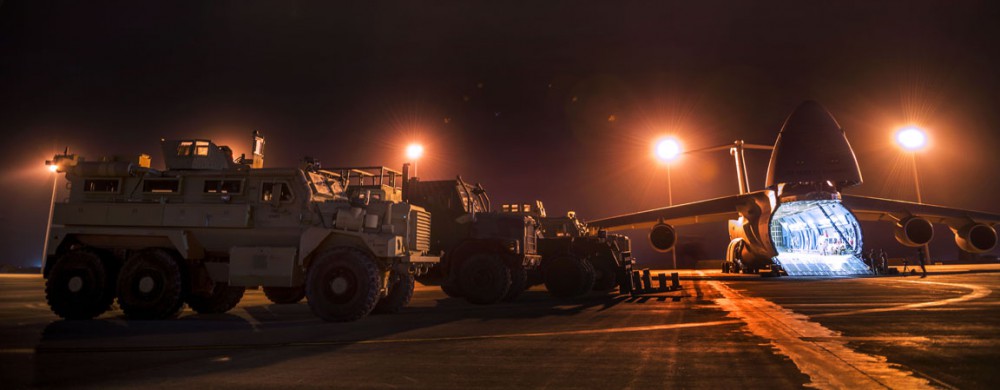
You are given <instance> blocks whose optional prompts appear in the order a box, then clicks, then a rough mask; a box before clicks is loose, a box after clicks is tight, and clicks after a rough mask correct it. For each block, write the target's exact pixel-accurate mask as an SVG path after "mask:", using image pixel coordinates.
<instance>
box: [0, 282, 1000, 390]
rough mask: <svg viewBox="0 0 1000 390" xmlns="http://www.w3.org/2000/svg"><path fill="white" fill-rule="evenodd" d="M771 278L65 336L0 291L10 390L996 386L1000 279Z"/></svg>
mask: <svg viewBox="0 0 1000 390" xmlns="http://www.w3.org/2000/svg"><path fill="white" fill-rule="evenodd" d="M928 270H929V271H930V275H929V276H928V277H926V278H920V277H919V275H906V276H885V277H858V278H789V277H780V278H762V277H758V276H754V275H720V274H718V273H717V272H714V271H713V272H708V271H698V270H680V271H678V272H679V273H680V274H681V285H682V286H683V288H682V289H681V290H679V291H674V292H669V293H659V294H652V295H648V296H641V297H630V296H621V295H617V294H611V293H608V294H603V293H593V294H590V295H588V296H586V297H583V298H579V299H574V300H558V299H555V298H552V297H550V296H549V295H548V294H547V293H546V292H545V290H544V287H536V288H533V289H532V290H530V291H527V292H526V293H525V294H524V295H523V296H522V297H521V298H519V299H518V300H517V301H515V302H511V303H503V304H498V305H493V306H477V305H472V304H468V303H466V302H465V301H463V300H461V299H453V298H448V297H447V296H446V295H444V294H443V293H442V292H441V291H440V290H439V289H438V288H437V287H431V286H422V285H418V287H417V291H416V292H415V294H414V299H413V302H412V303H411V305H410V306H409V307H408V308H406V309H404V310H403V311H402V312H401V313H398V314H391V315H374V316H370V317H368V318H365V319H362V320H360V321H356V322H350V323H326V322H323V321H321V320H319V319H317V318H315V317H314V316H313V315H312V313H311V312H310V311H309V308H308V306H307V305H306V304H305V303H304V302H303V303H299V304H294V305H273V304H270V303H269V302H268V301H267V300H266V298H264V296H263V294H262V293H261V292H260V291H248V292H247V295H246V296H245V298H244V300H243V301H242V302H241V303H240V305H239V306H238V307H237V308H236V309H234V310H232V311H230V312H229V313H226V314H217V315H198V314H195V313H193V312H192V311H190V310H185V311H184V312H183V313H182V314H181V316H180V318H178V319H174V320H165V321H129V320H126V319H124V318H123V317H122V313H121V311H119V310H114V311H111V312H108V313H106V314H104V315H102V316H101V317H99V318H98V319H96V320H91V321H62V320H59V319H58V318H57V317H56V316H55V315H53V314H52V313H51V312H50V311H49V309H48V306H47V305H46V303H45V298H44V291H43V283H44V281H43V280H42V279H41V277H39V276H37V275H0V387H2V388H11V389H13V388H25V387H73V388H136V387H143V388H207V387H212V388H237V387H238V388H318V387H321V388H406V389H411V388H435V389H442V388H443V389H468V388H545V389H561V388H574V389H578V388H601V389H626V388H636V389H637V388H713V389H717V388H748V389H755V388H768V389H773V388H800V387H803V386H807V387H815V388H907V389H909V388H946V389H951V388H962V389H977V388H982V389H993V388H998V387H1000V370H997V369H996V366H997V364H998V363H1000V310H998V309H1000V265H997V264H990V265H968V266H950V265H948V266H929V267H928Z"/></svg>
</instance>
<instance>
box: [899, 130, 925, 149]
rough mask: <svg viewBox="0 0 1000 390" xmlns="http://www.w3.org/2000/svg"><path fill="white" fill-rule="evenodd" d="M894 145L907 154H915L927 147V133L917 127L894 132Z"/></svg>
mask: <svg viewBox="0 0 1000 390" xmlns="http://www.w3.org/2000/svg"><path fill="white" fill-rule="evenodd" d="M896 143H897V144H899V146H900V147H902V148H903V149H904V150H906V151H908V152H916V151H919V150H922V149H923V148H924V147H926V146H927V133H926V132H925V131H924V130H923V129H920V128H918V127H912V126H911V127H905V128H903V129H901V130H899V131H897V132H896Z"/></svg>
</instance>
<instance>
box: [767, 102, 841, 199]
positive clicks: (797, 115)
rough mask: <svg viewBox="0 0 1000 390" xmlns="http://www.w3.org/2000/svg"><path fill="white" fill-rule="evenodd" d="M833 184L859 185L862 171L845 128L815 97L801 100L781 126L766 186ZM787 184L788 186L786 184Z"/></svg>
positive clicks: (772, 154)
mask: <svg viewBox="0 0 1000 390" xmlns="http://www.w3.org/2000/svg"><path fill="white" fill-rule="evenodd" d="M827 181H829V182H830V183H833V184H834V185H835V186H836V188H837V190H840V188H842V187H846V186H850V185H855V184H860V183H861V170H860V169H859V168H858V160H857V158H856V157H855V156H854V150H853V149H852V148H851V144H850V143H849V142H848V141H847V136H846V135H845V133H844V130H843V129H842V128H841V127H840V124H839V123H837V120H836V119H834V118H833V115H831V114H830V112H829V111H827V110H826V108H824V107H823V106H822V105H821V104H819V103H818V102H816V101H813V100H807V101H805V102H802V104H800V105H799V106H798V107H797V108H796V109H795V111H793V112H792V114H791V115H789V116H788V119H786V120H785V124H784V125H783V126H782V127H781V132H780V133H779V134H778V139H777V141H775V143H774V150H773V151H772V152H771V162H770V164H769V165H768V169H767V183H766V185H767V187H768V188H776V187H777V185H778V184H782V183H784V184H805V183H825V182H827ZM786 187H787V186H786Z"/></svg>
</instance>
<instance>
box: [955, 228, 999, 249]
mask: <svg viewBox="0 0 1000 390" xmlns="http://www.w3.org/2000/svg"><path fill="white" fill-rule="evenodd" d="M952 231H954V232H955V244H958V247H959V248H962V250H964V251H966V252H971V253H984V252H989V251H991V250H993V248H994V247H996V246H997V231H996V230H995V229H993V227H992V226H990V225H986V224H982V223H975V222H973V223H970V224H968V225H965V226H963V227H961V228H958V229H954V228H952Z"/></svg>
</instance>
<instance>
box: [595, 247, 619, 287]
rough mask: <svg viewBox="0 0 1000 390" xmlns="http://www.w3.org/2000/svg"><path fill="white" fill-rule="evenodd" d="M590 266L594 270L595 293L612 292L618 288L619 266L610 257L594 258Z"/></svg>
mask: <svg viewBox="0 0 1000 390" xmlns="http://www.w3.org/2000/svg"><path fill="white" fill-rule="evenodd" d="M589 260H590V265H591V266H592V267H593V268H594V276H595V277H594V291H610V290H612V289H614V288H615V287H618V264H617V263H616V262H615V259H614V258H612V257H610V256H593V257H591V258H590V259H589Z"/></svg>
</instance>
